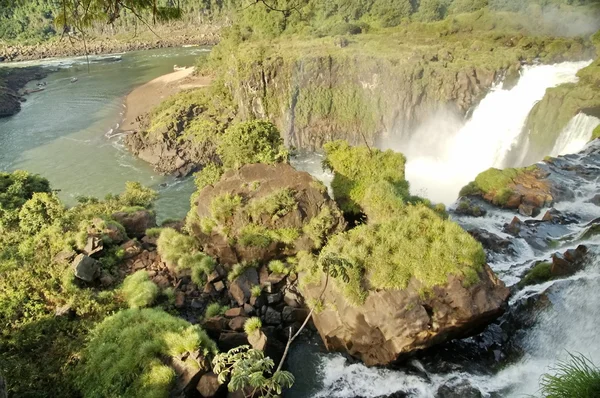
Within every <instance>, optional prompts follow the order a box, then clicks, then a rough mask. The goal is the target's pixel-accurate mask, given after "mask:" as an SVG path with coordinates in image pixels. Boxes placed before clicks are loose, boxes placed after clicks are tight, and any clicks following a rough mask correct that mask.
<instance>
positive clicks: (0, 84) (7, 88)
mask: <svg viewBox="0 0 600 398" xmlns="http://www.w3.org/2000/svg"><path fill="white" fill-rule="evenodd" d="M47 75H48V71H47V70H45V69H43V68H40V67H27V68H10V69H8V68H2V69H1V70H0V117H7V116H12V115H14V114H16V113H17V112H19V111H20V110H21V101H24V99H23V96H22V94H21V93H20V91H19V90H21V89H22V88H23V87H25V85H26V84H27V82H29V81H31V80H39V79H43V78H44V77H45V76H47Z"/></svg>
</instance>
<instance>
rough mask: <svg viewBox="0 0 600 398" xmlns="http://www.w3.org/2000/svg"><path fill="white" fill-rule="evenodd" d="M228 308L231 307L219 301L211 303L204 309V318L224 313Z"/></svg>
mask: <svg viewBox="0 0 600 398" xmlns="http://www.w3.org/2000/svg"><path fill="white" fill-rule="evenodd" d="M228 309H229V307H227V306H226V305H221V304H219V303H211V304H209V305H208V306H207V307H206V310H205V311H204V318H206V319H208V318H212V317H213V316H217V315H223V314H224V313H225V312H227V310H228Z"/></svg>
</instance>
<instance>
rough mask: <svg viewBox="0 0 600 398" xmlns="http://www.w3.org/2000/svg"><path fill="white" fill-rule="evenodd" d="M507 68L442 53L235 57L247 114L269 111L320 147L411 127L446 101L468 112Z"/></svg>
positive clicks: (235, 83)
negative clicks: (403, 57) (464, 62)
mask: <svg viewBox="0 0 600 398" xmlns="http://www.w3.org/2000/svg"><path fill="white" fill-rule="evenodd" d="M444 56H445V57H446V58H447V59H451V58H452V54H450V53H446V54H445V55H444ZM501 72H502V69H501V68H499V69H498V70H496V69H493V68H486V67H481V68H478V67H473V66H464V67H460V68H455V67H454V66H450V67H449V62H448V60H444V59H443V58H442V56H434V57H432V58H430V59H429V60H425V59H423V58H420V59H419V58H416V59H409V60H408V62H402V63H399V62H398V60H397V59H389V58H386V57H373V56H370V55H366V56H365V55H360V54H354V53H349V54H343V53H342V54H336V55H318V56H311V55H308V56H304V57H301V58H293V57H284V56H276V57H272V58H267V59H245V60H241V61H238V62H235V63H233V67H231V69H230V74H231V76H232V78H231V79H230V81H229V87H230V89H231V92H232V94H233V96H234V98H235V100H236V102H237V104H238V108H239V111H240V113H241V115H242V117H243V118H247V117H259V118H269V119H270V120H272V121H273V122H274V123H275V124H276V125H277V126H278V127H279V129H280V131H281V132H282V135H283V136H284V139H285V142H286V144H287V145H291V146H295V147H298V148H304V149H311V150H313V149H317V148H320V147H321V146H322V145H323V144H324V143H325V142H328V141H332V140H335V139H346V140H348V141H349V142H351V143H353V144H357V143H363V142H364V141H365V140H366V141H368V142H369V143H374V142H375V141H376V140H377V139H378V138H381V137H382V136H384V135H386V134H402V133H403V132H409V131H411V130H412V129H413V128H414V127H416V126H417V125H419V124H420V123H421V122H423V121H425V120H427V119H428V118H430V117H431V116H432V115H433V114H434V113H435V111H436V110H438V109H440V108H442V107H445V108H449V109H450V110H452V111H455V112H457V113H459V114H461V115H464V114H465V113H466V112H467V111H468V110H469V108H471V107H472V106H473V105H474V104H476V103H477V102H478V101H479V100H480V99H481V98H482V97H483V95H484V94H485V93H486V92H487V90H488V89H489V88H490V87H491V86H492V84H493V83H494V82H495V81H496V78H497V77H498V76H499V74H500V73H501Z"/></svg>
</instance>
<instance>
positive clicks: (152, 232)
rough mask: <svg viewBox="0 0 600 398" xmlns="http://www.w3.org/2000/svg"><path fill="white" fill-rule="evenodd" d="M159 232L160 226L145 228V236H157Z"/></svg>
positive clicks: (160, 230)
mask: <svg viewBox="0 0 600 398" xmlns="http://www.w3.org/2000/svg"><path fill="white" fill-rule="evenodd" d="M161 232H162V228H148V229H147V230H146V236H147V237H149V238H158V237H159V236H160V233H161Z"/></svg>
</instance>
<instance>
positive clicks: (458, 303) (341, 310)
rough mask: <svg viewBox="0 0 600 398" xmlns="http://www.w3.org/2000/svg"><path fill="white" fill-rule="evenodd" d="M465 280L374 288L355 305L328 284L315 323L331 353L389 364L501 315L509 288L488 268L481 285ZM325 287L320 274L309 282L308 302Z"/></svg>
mask: <svg viewBox="0 0 600 398" xmlns="http://www.w3.org/2000/svg"><path fill="white" fill-rule="evenodd" d="M335 282H337V281H335ZM464 282H465V281H464V278H463V277H460V276H455V275H450V276H449V277H448V282H447V284H445V285H439V286H435V287H433V288H432V289H430V290H429V292H428V293H426V294H422V293H421V292H420V291H421V289H420V288H421V286H420V283H419V282H418V281H416V280H415V279H414V278H413V280H411V282H410V283H409V285H408V287H407V288H406V289H395V290H392V289H382V290H371V291H369V294H368V296H367V298H366V300H365V301H364V303H363V304H362V305H353V304H351V303H350V302H349V300H347V298H346V296H345V295H344V294H343V292H342V291H340V290H339V289H338V287H337V285H338V284H337V283H334V282H333V281H329V283H328V284H327V287H326V289H325V291H324V294H323V296H322V298H321V304H322V305H320V308H321V309H322V310H321V311H315V312H314V313H313V321H314V324H315V326H316V327H317V330H318V331H319V334H320V335H321V338H322V339H323V342H324V343H325V345H326V347H327V349H329V350H334V351H343V352H347V353H348V354H350V355H352V356H355V357H358V358H360V359H361V360H362V361H363V362H364V363H365V364H367V365H388V364H390V363H393V362H395V361H397V360H402V359H403V356H405V355H406V354H409V353H411V352H413V351H415V350H419V349H424V348H427V347H430V346H432V345H434V344H439V343H442V342H444V341H447V340H449V339H452V338H462V337H466V336H469V335H473V334H475V333H477V332H479V331H480V330H481V329H482V328H483V327H485V326H486V325H487V324H488V323H489V322H490V321H492V320H493V319H495V318H496V317H498V316H499V315H500V314H502V313H503V311H504V307H505V303H506V301H507V299H508V296H509V290H508V289H507V288H506V287H505V286H504V283H502V281H500V280H499V279H498V278H497V277H496V276H495V275H494V273H493V272H492V270H491V269H490V268H489V266H487V265H484V266H483V268H482V270H481V271H480V272H479V281H478V282H477V283H474V284H471V285H470V286H469V287H465V285H468V284H465V283H464ZM324 283H325V276H322V278H321V282H320V283H313V284H306V285H305V286H304V287H303V294H304V297H305V299H306V300H307V301H314V300H318V299H319V297H320V295H321V292H323V285H324Z"/></svg>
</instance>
